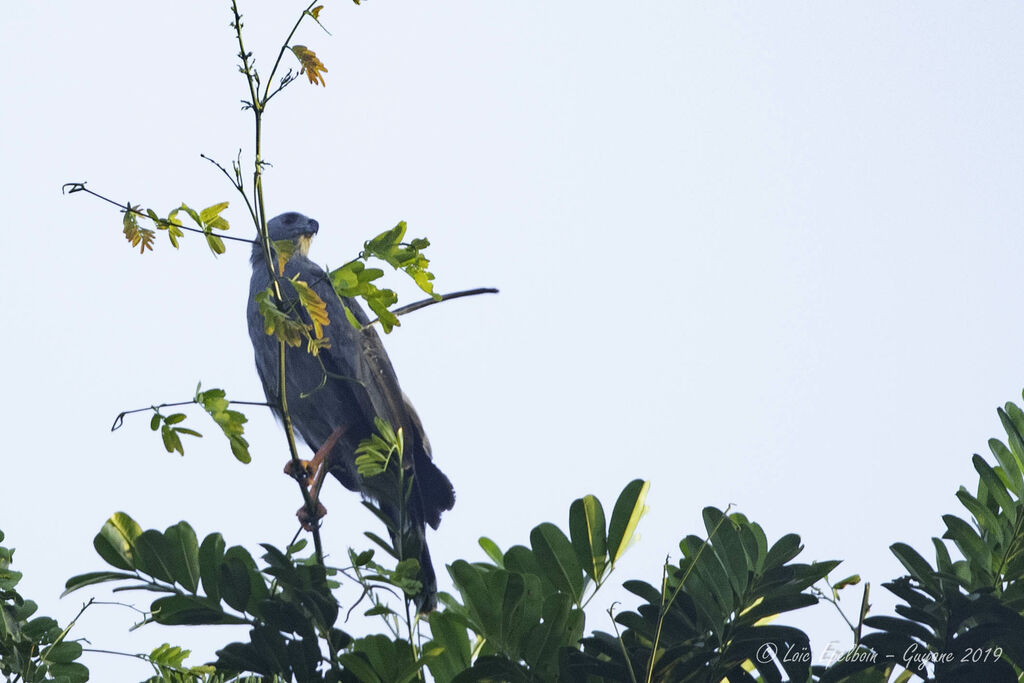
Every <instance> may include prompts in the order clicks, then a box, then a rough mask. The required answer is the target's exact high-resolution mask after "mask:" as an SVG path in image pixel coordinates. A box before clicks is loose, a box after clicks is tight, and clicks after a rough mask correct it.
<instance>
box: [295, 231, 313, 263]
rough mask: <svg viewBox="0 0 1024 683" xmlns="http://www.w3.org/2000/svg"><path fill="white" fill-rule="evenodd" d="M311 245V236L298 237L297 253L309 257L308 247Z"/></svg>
mask: <svg viewBox="0 0 1024 683" xmlns="http://www.w3.org/2000/svg"><path fill="white" fill-rule="evenodd" d="M312 243H313V234H312V233H310V234H308V235H299V241H298V245H299V253H300V254H302V255H303V256H305V257H307V258H308V257H309V245H310V244H312Z"/></svg>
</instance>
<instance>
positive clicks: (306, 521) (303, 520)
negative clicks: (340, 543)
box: [295, 502, 327, 531]
mask: <svg viewBox="0 0 1024 683" xmlns="http://www.w3.org/2000/svg"><path fill="white" fill-rule="evenodd" d="M326 514H327V508H325V507H324V506H323V504H321V503H319V502H318V503H317V504H316V514H314V515H310V514H309V510H307V509H306V506H305V505H303V506H302V507H300V508H299V509H298V511H297V512H296V513H295V516H296V517H298V518H299V524H301V525H302V528H303V529H305V530H306V531H312V530H313V525H314V524H316V523H318V522H319V521H320V520H321V519H323V516H324V515H326Z"/></svg>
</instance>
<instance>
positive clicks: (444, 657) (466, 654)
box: [423, 612, 472, 683]
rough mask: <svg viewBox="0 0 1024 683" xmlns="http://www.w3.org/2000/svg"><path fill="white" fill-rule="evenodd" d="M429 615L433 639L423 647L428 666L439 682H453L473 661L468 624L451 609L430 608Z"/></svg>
mask: <svg viewBox="0 0 1024 683" xmlns="http://www.w3.org/2000/svg"><path fill="white" fill-rule="evenodd" d="M428 618H429V620H430V634H431V636H432V637H433V639H432V640H431V641H430V642H428V643H427V644H426V645H425V646H424V648H423V651H424V652H426V653H428V654H427V655H426V656H425V660H426V664H427V668H429V669H430V673H431V674H433V676H434V680H435V681H436V682H437V683H450V681H451V680H452V679H453V678H455V676H457V675H458V674H459V673H461V672H463V671H465V670H466V669H468V668H469V666H470V664H471V663H472V656H471V645H470V642H469V634H468V633H467V632H466V624H465V623H463V622H462V620H461V619H459V618H458V617H456V616H455V615H454V614H453V613H452V612H431V614H430V616H429V617H428Z"/></svg>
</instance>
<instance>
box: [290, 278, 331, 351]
mask: <svg viewBox="0 0 1024 683" xmlns="http://www.w3.org/2000/svg"><path fill="white" fill-rule="evenodd" d="M290 282H291V283H292V286H294V287H295V291H296V293H298V295H299V303H300V304H302V307H303V308H305V309H306V313H308V314H309V319H310V320H312V321H313V336H314V337H316V338H317V339H320V338H321V337H323V336H324V328H325V327H327V326H328V325H330V324H331V319H330V318H329V317H327V304H325V303H324V300H323V299H321V298H320V295H319V294H317V293H316V292H314V291H313V288H312V287H310V286H309V285H307V284H306V283H305V282H303V281H302V280H300V279H299V276H298V275H296V276H295V278H294V279H292V280H290Z"/></svg>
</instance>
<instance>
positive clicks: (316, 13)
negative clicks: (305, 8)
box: [309, 5, 324, 19]
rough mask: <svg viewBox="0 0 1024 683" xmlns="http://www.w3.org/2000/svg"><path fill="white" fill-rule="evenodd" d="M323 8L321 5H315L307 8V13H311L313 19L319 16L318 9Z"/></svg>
mask: <svg viewBox="0 0 1024 683" xmlns="http://www.w3.org/2000/svg"><path fill="white" fill-rule="evenodd" d="M323 8H324V6H323V5H317V6H316V7H314V8H313V9H311V10H309V13H310V14H312V15H313V18H314V19H319V18H320V10H322V9H323Z"/></svg>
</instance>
